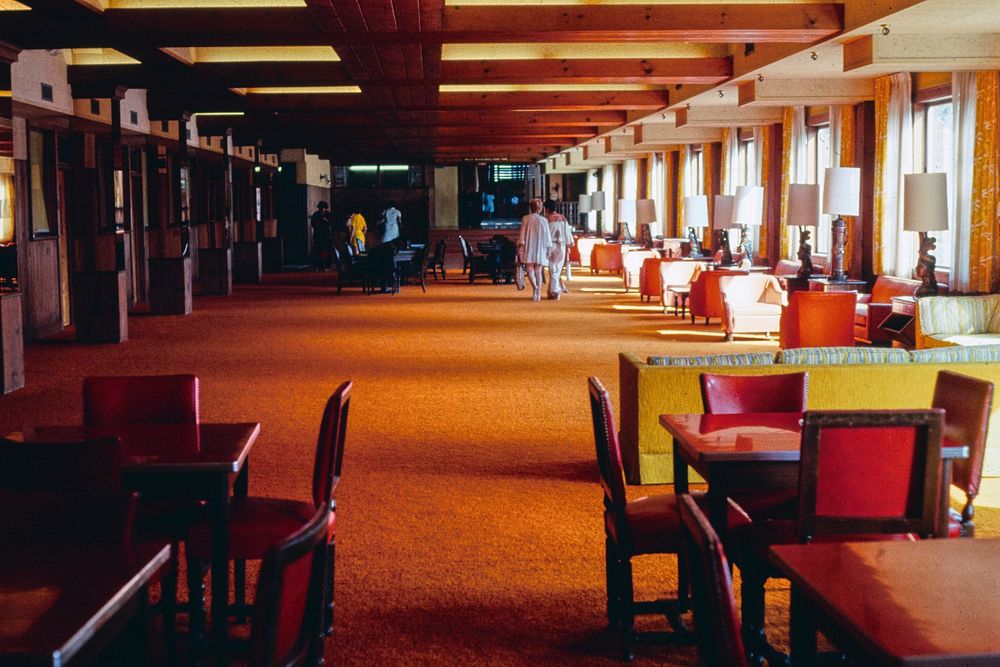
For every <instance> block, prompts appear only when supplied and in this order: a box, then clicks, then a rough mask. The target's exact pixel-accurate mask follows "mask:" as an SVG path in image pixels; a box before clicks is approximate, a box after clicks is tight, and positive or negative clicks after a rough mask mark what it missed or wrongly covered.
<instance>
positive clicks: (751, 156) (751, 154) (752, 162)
mask: <svg viewBox="0 0 1000 667" xmlns="http://www.w3.org/2000/svg"><path fill="white" fill-rule="evenodd" d="M738 150H739V153H738V162H739V163H738V166H737V174H736V176H737V178H736V181H737V182H736V184H735V185H756V184H757V183H756V181H757V174H756V164H757V152H756V146H755V144H754V142H753V139H746V140H742V141H740V143H739V149H738Z"/></svg>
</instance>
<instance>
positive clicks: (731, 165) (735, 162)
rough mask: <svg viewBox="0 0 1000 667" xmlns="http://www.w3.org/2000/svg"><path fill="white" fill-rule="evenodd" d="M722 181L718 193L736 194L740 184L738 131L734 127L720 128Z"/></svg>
mask: <svg viewBox="0 0 1000 667" xmlns="http://www.w3.org/2000/svg"><path fill="white" fill-rule="evenodd" d="M720 173H721V174H722V182H721V183H720V184H719V194H723V195H732V194H736V186H737V185H739V184H740V131H739V128H735V127H724V128H722V169H721V170H720Z"/></svg>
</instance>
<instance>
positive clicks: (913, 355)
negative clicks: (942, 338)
mask: <svg viewBox="0 0 1000 667" xmlns="http://www.w3.org/2000/svg"><path fill="white" fill-rule="evenodd" d="M910 359H911V360H912V361H913V362H914V363H917V364H932V363H955V362H958V363H961V362H963V361H1000V345H954V346H952V347H931V348H928V349H926V350H913V351H912V352H910Z"/></svg>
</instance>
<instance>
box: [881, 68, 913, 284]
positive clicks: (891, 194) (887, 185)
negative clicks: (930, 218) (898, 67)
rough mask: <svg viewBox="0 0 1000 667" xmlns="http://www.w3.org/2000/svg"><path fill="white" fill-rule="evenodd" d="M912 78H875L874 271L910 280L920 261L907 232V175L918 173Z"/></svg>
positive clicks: (904, 76) (895, 76)
mask: <svg viewBox="0 0 1000 667" xmlns="http://www.w3.org/2000/svg"><path fill="white" fill-rule="evenodd" d="M912 87H913V86H912V84H911V82H910V74H909V73H907V72H901V73H899V74H891V75H889V76H887V77H879V78H878V79H876V80H875V229H876V237H878V236H881V238H880V239H878V241H879V242H878V243H876V244H875V245H876V248H877V249H878V250H879V252H878V253H877V254H875V257H874V258H875V273H879V274H881V273H887V274H889V275H892V276H898V277H901V278H908V277H910V276H911V275H912V273H913V265H914V264H915V263H916V261H917V249H918V247H917V235H916V234H915V233H913V232H904V231H903V196H902V195H903V174H910V173H913V104H912V102H911V100H912Z"/></svg>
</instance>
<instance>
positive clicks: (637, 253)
mask: <svg viewBox="0 0 1000 667" xmlns="http://www.w3.org/2000/svg"><path fill="white" fill-rule="evenodd" d="M659 258H660V253H658V252H656V251H655V250H632V251H631V252H627V253H625V254H624V256H623V257H622V277H623V278H624V280H625V291H626V292H628V291H629V290H630V289H635V288H638V287H639V286H640V277H639V276H640V274H641V272H642V265H643V264H644V263H645V261H646V260H647V259H659Z"/></svg>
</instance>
